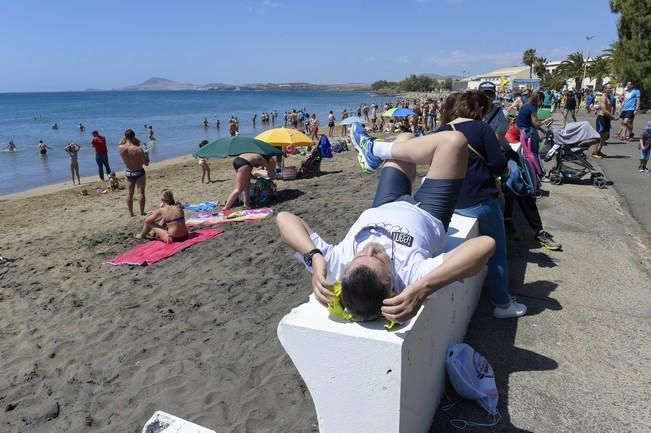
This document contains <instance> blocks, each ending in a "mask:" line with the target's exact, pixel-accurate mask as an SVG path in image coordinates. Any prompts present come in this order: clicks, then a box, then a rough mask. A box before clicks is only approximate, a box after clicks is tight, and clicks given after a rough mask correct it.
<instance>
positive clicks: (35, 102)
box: [0, 90, 384, 195]
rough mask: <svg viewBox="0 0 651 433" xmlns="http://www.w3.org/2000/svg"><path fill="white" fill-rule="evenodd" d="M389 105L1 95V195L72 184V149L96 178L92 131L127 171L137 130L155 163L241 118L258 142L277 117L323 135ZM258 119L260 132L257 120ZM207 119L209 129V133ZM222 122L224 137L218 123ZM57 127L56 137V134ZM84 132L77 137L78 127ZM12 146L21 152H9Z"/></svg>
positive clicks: (194, 96)
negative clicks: (333, 121)
mask: <svg viewBox="0 0 651 433" xmlns="http://www.w3.org/2000/svg"><path fill="white" fill-rule="evenodd" d="M372 102H376V103H377V104H378V105H380V106H382V104H383V102H384V99H383V98H382V97H379V96H377V95H374V94H371V93H368V92H359V91H356V92H316V91H298V90H264V91H263V90H242V91H214V92H213V91H209V92H200V91H174V92H57V93H4V94H0V195H5V194H11V193H14V192H20V191H24V190H27V189H30V188H34V187H38V186H43V185H48V184H52V183H58V182H64V181H67V182H70V164H69V162H68V161H69V159H68V155H67V154H66V153H65V151H64V150H63V148H64V147H65V146H66V145H67V144H68V143H69V142H71V141H74V142H76V143H78V144H79V145H81V151H80V152H79V155H78V159H79V171H80V174H81V176H82V177H83V176H91V175H94V176H97V177H98V178H99V176H98V174H97V164H96V163H95V151H94V149H93V148H92V147H91V146H90V141H91V138H92V137H91V131H93V130H98V131H99V132H100V134H102V135H104V136H105V137H106V138H107V142H108V145H109V163H110V165H111V169H112V170H113V171H116V172H117V171H121V170H123V169H124V167H123V164H122V160H121V159H120V156H119V155H118V153H117V146H118V141H119V139H120V138H121V137H122V133H123V132H124V130H125V129H127V128H131V129H133V130H134V131H135V132H136V136H137V137H138V138H139V139H140V140H141V141H147V131H146V130H145V127H144V125H145V124H146V125H152V126H153V128H154V134H155V136H156V140H157V141H156V146H155V147H153V148H151V149H150V158H151V160H152V162H156V161H162V160H164V159H169V158H172V157H175V156H179V155H188V154H191V153H193V152H194V151H195V150H196V149H198V144H199V142H200V141H201V140H204V139H206V140H210V141H212V140H215V139H217V138H220V137H224V136H228V120H229V119H230V117H231V116H237V117H238V118H239V120H240V134H241V135H246V136H255V135H257V134H258V133H260V132H262V131H263V130H265V129H267V127H265V128H263V127H262V125H261V122H260V117H261V114H262V112H272V111H274V110H276V111H277V112H278V119H277V122H276V123H277V124H276V126H283V123H284V120H283V113H284V112H285V111H288V110H292V109H296V110H298V109H300V108H303V107H305V108H306V109H307V111H308V112H309V113H316V114H317V116H318V118H319V120H320V122H321V130H323V129H324V128H326V131H327V114H328V111H329V110H333V112H334V113H335V116H336V117H337V120H340V114H341V111H342V110H343V109H344V108H346V109H348V110H349V111H351V110H357V107H358V106H359V105H361V104H364V103H367V104H369V105H370V104H371V103H372ZM255 113H257V115H258V118H257V120H256V126H257V127H256V128H255V129H254V128H253V126H252V122H251V118H252V116H253V114H255ZM204 117H207V118H208V121H209V122H210V126H209V127H208V128H207V129H205V128H204V127H203V124H202V122H203V118H204ZM217 119H219V120H220V121H221V128H220V131H218V130H217V128H216V126H215V121H216V120H217ZM54 122H57V123H58V125H59V129H58V130H53V129H52V128H51V126H52V124H53V123H54ZM80 122H81V123H83V124H84V126H85V127H86V130H85V131H84V132H80V131H79V129H78V126H79V123H80ZM9 140H13V141H14V142H15V143H16V145H17V146H18V149H17V151H14V152H9V151H6V150H5V146H6V145H7V143H9ZM39 140H43V141H44V142H45V143H46V144H47V145H48V146H49V147H51V148H52V149H49V150H48V154H47V157H45V158H43V157H41V156H40V154H39V150H38V146H37V144H38V141H39Z"/></svg>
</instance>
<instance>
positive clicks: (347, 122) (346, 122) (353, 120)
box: [339, 116, 366, 125]
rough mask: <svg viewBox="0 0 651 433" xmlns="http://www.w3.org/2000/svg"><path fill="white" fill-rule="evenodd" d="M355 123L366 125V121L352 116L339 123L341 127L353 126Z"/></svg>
mask: <svg viewBox="0 0 651 433" xmlns="http://www.w3.org/2000/svg"><path fill="white" fill-rule="evenodd" d="M353 123H366V120H364V119H362V118H361V117H357V116H351V117H346V118H345V119H344V120H342V121H341V122H339V124H340V125H352V124H353Z"/></svg>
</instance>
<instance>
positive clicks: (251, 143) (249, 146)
mask: <svg viewBox="0 0 651 433" xmlns="http://www.w3.org/2000/svg"><path fill="white" fill-rule="evenodd" d="M243 153H258V154H260V155H263V156H272V155H282V151H280V150H279V149H276V148H275V147H273V146H269V144H267V143H265V142H264V141H262V140H258V139H255V138H251V137H242V136H239V135H238V136H235V137H224V138H220V139H218V140H215V141H213V142H212V143H208V144H206V145H205V146H204V147H202V148H201V149H199V151H198V152H195V153H194V154H193V155H192V156H194V157H195V158H227V157H229V156H238V155H241V154H243Z"/></svg>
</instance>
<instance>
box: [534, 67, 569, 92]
mask: <svg viewBox="0 0 651 433" xmlns="http://www.w3.org/2000/svg"><path fill="white" fill-rule="evenodd" d="M538 78H540V87H542V88H543V89H549V90H561V89H562V88H563V86H564V85H565V82H566V81H567V80H566V78H565V76H563V73H562V71H560V70H559V69H558V68H557V69H555V70H554V71H553V72H549V71H545V72H544V73H543V74H542V76H540V75H539V76H538Z"/></svg>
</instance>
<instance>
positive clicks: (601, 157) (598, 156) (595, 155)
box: [592, 153, 603, 159]
mask: <svg viewBox="0 0 651 433" xmlns="http://www.w3.org/2000/svg"><path fill="white" fill-rule="evenodd" d="M592 157H593V158H594V159H603V156H601V155H599V154H598V153H593V154H592Z"/></svg>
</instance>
